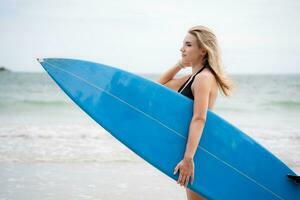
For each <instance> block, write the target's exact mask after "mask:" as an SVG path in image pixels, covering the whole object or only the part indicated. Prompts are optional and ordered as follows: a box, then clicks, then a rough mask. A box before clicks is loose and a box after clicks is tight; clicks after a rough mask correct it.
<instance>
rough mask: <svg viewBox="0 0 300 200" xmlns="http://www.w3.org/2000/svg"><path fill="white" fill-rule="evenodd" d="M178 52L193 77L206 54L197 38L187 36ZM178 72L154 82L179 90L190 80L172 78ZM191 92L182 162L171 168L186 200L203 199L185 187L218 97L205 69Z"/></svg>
mask: <svg viewBox="0 0 300 200" xmlns="http://www.w3.org/2000/svg"><path fill="white" fill-rule="evenodd" d="M180 51H181V53H182V59H181V62H182V64H183V65H185V66H190V67H192V75H194V74H196V73H197V72H198V71H199V70H200V69H201V68H202V67H203V58H204V56H205V55H206V51H205V49H203V48H200V47H199V46H198V43H197V38H196V37H195V36H193V35H191V34H189V33H188V34H187V35H186V37H185V38H184V41H183V46H182V48H181V49H180ZM180 70H181V67H180V65H179V64H176V65H175V66H173V67H172V68H171V69H169V70H168V71H166V72H165V73H164V74H163V75H162V76H161V77H160V78H159V80H158V82H159V83H161V84H163V85H165V86H167V87H169V88H170V89H173V90H175V91H177V90H178V89H179V87H180V86H181V85H182V84H183V83H184V82H185V81H186V80H187V79H188V78H189V77H190V75H186V76H183V77H180V78H174V76H175V75H176V74H177V73H178V72H179V71H180ZM191 88H192V92H193V95H194V106H193V113H194V114H193V117H192V119H191V122H190V127H189V134H188V140H187V144H186V149H185V154H184V157H183V159H182V160H181V161H180V162H179V163H178V164H177V166H176V167H175V169H174V174H176V173H179V178H178V181H177V183H178V184H180V185H181V186H184V187H185V188H186V193H187V199H188V200H199V199H204V198H203V197H201V196H199V195H198V194H196V193H195V192H193V191H191V190H189V189H188V188H187V185H188V183H189V182H190V183H191V184H193V181H194V160H193V158H194V155H195V153H196V150H197V147H198V144H199V141H200V138H201V135H202V131H203V128H204V124H205V121H206V114H207V110H208V109H211V110H212V109H213V107H214V103H215V100H216V98H217V94H218V86H217V82H216V79H215V77H214V75H213V74H212V73H211V72H210V71H209V69H204V70H203V71H202V72H201V73H199V74H197V75H196V76H195V79H194V82H193V83H192V86H191Z"/></svg>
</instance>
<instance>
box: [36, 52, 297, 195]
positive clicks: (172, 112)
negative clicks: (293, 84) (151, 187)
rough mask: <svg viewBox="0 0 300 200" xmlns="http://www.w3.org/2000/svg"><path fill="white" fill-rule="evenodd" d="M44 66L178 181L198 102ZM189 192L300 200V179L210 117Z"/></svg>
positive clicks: (124, 80) (141, 81)
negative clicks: (175, 169) (176, 172)
mask: <svg viewBox="0 0 300 200" xmlns="http://www.w3.org/2000/svg"><path fill="white" fill-rule="evenodd" d="M39 62H40V63H41V65H42V66H43V67H44V69H45V70H46V71H47V73H48V74H49V75H50V76H51V77H52V78H53V79H54V81H55V82H56V83H57V84H58V85H59V87H60V88H61V89H62V90H63V91H64V92H65V93H66V94H67V95H68V96H69V97H70V98H71V99H72V100H73V101H74V102H75V103H76V104H77V105H78V106H79V107H80V108H82V110H83V111H85V112H86V113H87V114H88V115H89V116H90V117H91V118H93V119H94V120H95V121H96V122H97V123H98V124H100V125H101V126H102V127H103V128H104V129H106V130H107V131H108V132H109V133H110V134H112V135H113V136H114V137H115V138H116V139H118V140H119V141H121V142H122V143H123V144H124V145H126V146H127V147H128V148H129V149H131V150H132V151H133V152H135V153H136V154H137V155H139V156H140V157H142V158H143V159H144V160H146V161H147V162H149V163H150V164H152V165H153V166H154V167H156V168H157V169H159V170H160V171H162V172H163V173H164V174H166V175H167V176H169V177H170V178H172V179H174V180H177V179H178V174H176V175H175V176H174V175H173V170H174V167H175V166H176V164H177V163H178V162H179V161H180V160H181V159H182V158H183V155H184V151H185V146H186V142H187V135H188V129H189V123H190V120H191V118H192V112H193V110H192V108H193V101H192V100H190V99H189V98H187V97H185V96H183V95H181V94H179V93H177V92H174V91H172V90H170V89H168V88H167V87H165V86H162V85H160V84H158V83H155V82H153V81H150V80H147V79H145V78H142V77H140V76H137V75H134V74H132V73H129V72H126V71H124V70H121V69H118V68H115V67H111V66H108V65H104V64H97V63H93V62H87V61H82V60H74V59H58V58H47V59H39ZM194 162H195V180H194V184H192V185H190V184H189V185H188V187H189V188H190V189H192V190H193V191H195V192H197V193H199V194H201V195H203V196H205V197H206V198H209V199H245V200H247V199H249V200H250V199H251V200H252V199H289V200H290V199H298V200H299V199H300V186H299V185H298V184H297V183H296V182H294V181H293V180H291V179H289V178H288V177H287V175H288V174H290V175H291V176H296V174H295V173H294V172H293V171H292V170H291V169H290V168H289V167H288V166H286V165H285V164H284V163H283V162H282V161H280V160H279V159H278V158H276V157H275V156H274V155H273V154H271V153H270V152H269V151H268V150H266V149H265V148H264V147H263V146H261V145H260V144H258V143H257V142H256V141H255V140H253V139H252V138H250V137H249V136H247V135H246V134H245V133H243V132H242V131H241V130H239V129H238V128H236V127H234V126H233V125H232V124H230V123H228V122H227V121H226V120H224V119H222V118H221V117H220V116H218V115H217V114H215V113H214V112H212V111H208V113H207V120H206V123H205V127H204V130H203V134H202V137H201V140H200V143H199V146H198V148H197V152H196V154H195V157H194Z"/></svg>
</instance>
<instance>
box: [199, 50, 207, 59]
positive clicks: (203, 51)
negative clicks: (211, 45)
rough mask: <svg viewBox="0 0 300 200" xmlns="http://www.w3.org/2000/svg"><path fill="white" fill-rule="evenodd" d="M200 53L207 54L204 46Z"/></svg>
mask: <svg viewBox="0 0 300 200" xmlns="http://www.w3.org/2000/svg"><path fill="white" fill-rule="evenodd" d="M200 53H201V56H203V57H204V56H205V55H206V50H205V49H204V48H201V49H200Z"/></svg>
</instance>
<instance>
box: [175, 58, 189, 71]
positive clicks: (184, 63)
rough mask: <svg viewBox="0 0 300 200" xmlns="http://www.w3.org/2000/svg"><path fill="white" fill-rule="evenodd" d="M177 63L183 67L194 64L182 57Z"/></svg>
mask: <svg viewBox="0 0 300 200" xmlns="http://www.w3.org/2000/svg"><path fill="white" fill-rule="evenodd" d="M177 64H178V65H179V67H180V68H181V69H184V68H186V67H191V66H192V63H190V62H187V61H185V60H184V59H180V60H179V61H178V63H177Z"/></svg>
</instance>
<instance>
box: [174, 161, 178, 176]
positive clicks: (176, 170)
mask: <svg viewBox="0 0 300 200" xmlns="http://www.w3.org/2000/svg"><path fill="white" fill-rule="evenodd" d="M178 168H179V164H178V165H177V166H176V167H175V169H174V175H175V174H177V172H178Z"/></svg>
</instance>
